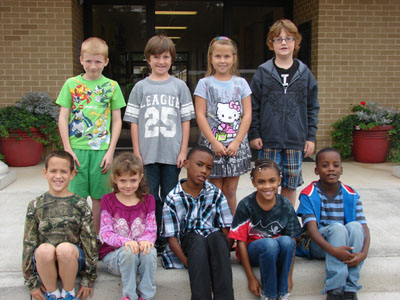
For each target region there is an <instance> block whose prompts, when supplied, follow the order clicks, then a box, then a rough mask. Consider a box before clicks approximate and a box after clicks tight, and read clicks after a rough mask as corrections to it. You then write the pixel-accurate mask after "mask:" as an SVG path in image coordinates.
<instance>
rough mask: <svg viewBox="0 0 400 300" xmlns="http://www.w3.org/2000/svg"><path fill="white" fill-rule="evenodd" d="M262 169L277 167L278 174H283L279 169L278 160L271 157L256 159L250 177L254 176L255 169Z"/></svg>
mask: <svg viewBox="0 0 400 300" xmlns="http://www.w3.org/2000/svg"><path fill="white" fill-rule="evenodd" d="M261 169H275V171H276V172H277V173H278V176H281V171H280V170H279V167H278V164H277V163H276V162H274V161H273V160H271V159H266V158H262V159H257V160H256V161H255V163H254V166H253V168H252V169H251V172H250V178H251V179H253V178H254V174H255V170H259V171H261Z"/></svg>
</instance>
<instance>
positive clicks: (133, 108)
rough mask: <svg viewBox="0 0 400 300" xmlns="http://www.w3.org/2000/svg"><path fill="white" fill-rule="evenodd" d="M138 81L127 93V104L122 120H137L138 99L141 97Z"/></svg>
mask: <svg viewBox="0 0 400 300" xmlns="http://www.w3.org/2000/svg"><path fill="white" fill-rule="evenodd" d="M140 86H141V85H140V82H138V83H137V84H136V85H135V86H134V87H133V89H132V91H131V94H130V95H129V99H128V104H127V106H126V110H125V115H124V121H127V122H131V123H136V124H137V123H138V122H139V113H140V101H141V99H142V92H141V90H142V89H141V88H140Z"/></svg>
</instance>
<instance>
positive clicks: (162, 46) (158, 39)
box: [144, 35, 176, 63]
mask: <svg viewBox="0 0 400 300" xmlns="http://www.w3.org/2000/svg"><path fill="white" fill-rule="evenodd" d="M166 51H167V52H169V54H170V55H171V62H172V63H174V61H175V57H176V49H175V45H174V43H173V42H172V40H171V39H170V38H169V37H166V36H165V35H155V36H153V37H152V38H150V39H149V40H148V41H147V44H146V46H145V47H144V56H145V57H146V59H149V58H150V55H159V54H162V53H164V52H166Z"/></svg>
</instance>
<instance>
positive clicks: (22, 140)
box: [0, 128, 43, 167]
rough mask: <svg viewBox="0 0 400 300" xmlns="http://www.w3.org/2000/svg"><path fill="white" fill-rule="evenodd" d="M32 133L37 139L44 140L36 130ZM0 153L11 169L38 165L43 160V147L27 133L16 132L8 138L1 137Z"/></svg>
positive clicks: (11, 133)
mask: <svg viewBox="0 0 400 300" xmlns="http://www.w3.org/2000/svg"><path fill="white" fill-rule="evenodd" d="M31 132H32V134H33V136H34V137H36V138H43V136H42V134H41V133H40V132H39V130H37V129H36V128H32V129H31ZM0 152H1V153H3V154H4V156H5V162H6V163H7V164H8V165H9V166H10V167H29V166H34V165H37V164H38V163H39V161H40V159H41V158H42V153H43V145H42V144H41V143H39V142H38V141H35V140H34V139H32V137H30V136H29V135H28V134H27V133H25V132H23V131H20V130H15V131H13V132H10V136H9V137H8V138H4V137H0Z"/></svg>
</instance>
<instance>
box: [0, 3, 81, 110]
mask: <svg viewBox="0 0 400 300" xmlns="http://www.w3.org/2000/svg"><path fill="white" fill-rule="evenodd" d="M81 10H82V9H81V8H80V7H79V5H78V4H77V1H71V0H57V1H45V0H37V1H35V0H29V1H28V0H25V1H23V0H1V1H0V88H1V93H0V95H1V96H0V106H5V105H9V104H13V103H14V102H15V101H17V100H19V99H20V98H21V96H22V95H24V94H25V93H26V92H29V91H43V92H47V93H48V94H49V95H50V97H52V98H53V99H55V98H56V96H57V94H58V91H59V90H60V88H61V86H62V84H63V83H64V81H65V79H66V78H67V77H70V76H72V75H73V73H74V71H75V68H76V67H75V65H74V64H73V58H76V45H75V44H74V43H73V34H74V35H75V36H78V35H80V34H81V31H82V28H81V27H82V21H81V20H82V12H80V11H81ZM72 11H74V14H75V15H74V16H73V17H72V16H71V15H72ZM79 13H80V15H79ZM77 19H79V20H80V21H76V20H77ZM73 21H75V23H74V27H73V26H72V22H73ZM79 22H80V23H79ZM77 26H79V27H80V29H77V28H75V27H77ZM74 40H76V38H75V39H74ZM74 47H75V48H74ZM74 54H75V56H74Z"/></svg>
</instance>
